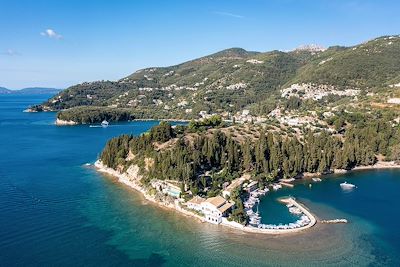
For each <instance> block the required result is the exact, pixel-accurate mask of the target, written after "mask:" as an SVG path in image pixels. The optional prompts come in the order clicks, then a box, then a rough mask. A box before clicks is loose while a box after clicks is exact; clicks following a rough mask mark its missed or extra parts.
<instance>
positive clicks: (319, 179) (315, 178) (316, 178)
mask: <svg viewBox="0 0 400 267" xmlns="http://www.w3.org/2000/svg"><path fill="white" fill-rule="evenodd" d="M312 180H313V181H314V182H321V181H322V180H321V178H318V177H314V178H312Z"/></svg>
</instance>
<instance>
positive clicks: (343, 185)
mask: <svg viewBox="0 0 400 267" xmlns="http://www.w3.org/2000/svg"><path fill="white" fill-rule="evenodd" d="M340 187H341V188H342V189H353V188H356V186H355V185H354V184H350V183H348V182H344V183H341V184H340Z"/></svg>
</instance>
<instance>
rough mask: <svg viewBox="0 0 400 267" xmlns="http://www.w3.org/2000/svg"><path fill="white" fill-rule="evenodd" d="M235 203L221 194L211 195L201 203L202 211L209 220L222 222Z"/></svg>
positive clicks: (216, 222)
mask: <svg viewBox="0 0 400 267" xmlns="http://www.w3.org/2000/svg"><path fill="white" fill-rule="evenodd" d="M233 205H234V203H232V202H229V201H227V200H226V199H225V198H223V197H221V196H216V197H211V198H208V199H207V200H205V201H204V202H202V203H201V211H202V212H203V213H204V218H205V220H206V221H207V222H210V223H214V224H220V223H221V222H222V217H223V216H224V215H226V213H227V211H228V210H229V209H230V208H232V206H233Z"/></svg>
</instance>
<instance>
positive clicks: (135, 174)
mask: <svg viewBox="0 0 400 267" xmlns="http://www.w3.org/2000/svg"><path fill="white" fill-rule="evenodd" d="M94 166H95V167H96V169H97V170H98V171H99V172H101V173H106V174H109V175H111V176H114V177H116V178H118V181H119V182H120V183H123V184H125V185H127V186H129V187H131V188H133V189H135V190H137V191H139V192H140V193H142V195H143V196H144V198H145V199H146V200H148V201H150V202H152V203H154V204H157V205H158V206H161V207H164V208H168V209H171V210H176V211H178V212H180V213H182V214H184V215H187V216H191V217H194V218H196V219H198V220H200V221H201V222H205V220H204V218H203V217H202V216H200V215H198V214H196V213H194V212H191V211H188V210H186V209H184V208H182V207H181V206H180V205H179V204H178V201H175V203H174V204H172V203H166V202H163V201H159V200H157V199H155V198H154V197H153V196H151V195H150V194H149V193H148V192H147V190H146V189H145V188H144V187H143V186H142V185H141V184H140V180H141V178H142V176H141V175H140V174H139V167H138V166H137V165H131V166H130V167H129V168H128V170H127V171H126V172H124V173H121V172H119V171H117V170H114V169H111V168H109V167H107V166H105V165H104V164H102V162H101V161H100V160H97V161H96V162H95V164H94ZM286 201H289V202H290V203H291V204H293V205H295V206H297V207H298V208H299V209H301V210H302V212H303V213H304V214H305V215H307V216H308V217H309V218H310V223H309V224H307V225H305V226H302V227H298V228H294V229H260V228H256V227H252V226H244V225H242V224H239V223H237V222H233V221H228V220H227V219H226V218H224V219H223V220H222V223H221V224H220V225H221V226H225V227H229V228H233V229H237V230H241V231H244V232H248V233H262V234H271V235H280V234H289V233H298V232H302V231H304V230H306V229H309V228H311V227H312V226H314V225H315V224H316V223H317V219H316V218H315V216H314V215H313V214H311V212H310V211H308V210H307V209H306V208H305V207H304V206H303V205H301V204H300V203H298V202H296V201H295V200H294V199H292V198H291V199H288V200H286Z"/></svg>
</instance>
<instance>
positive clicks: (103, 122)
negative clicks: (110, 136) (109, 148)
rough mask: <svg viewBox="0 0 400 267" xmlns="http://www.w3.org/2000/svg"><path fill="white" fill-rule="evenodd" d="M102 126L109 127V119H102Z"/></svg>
mask: <svg viewBox="0 0 400 267" xmlns="http://www.w3.org/2000/svg"><path fill="white" fill-rule="evenodd" d="M101 126H102V127H104V128H105V127H108V121H106V120H104V121H102V122H101Z"/></svg>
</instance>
